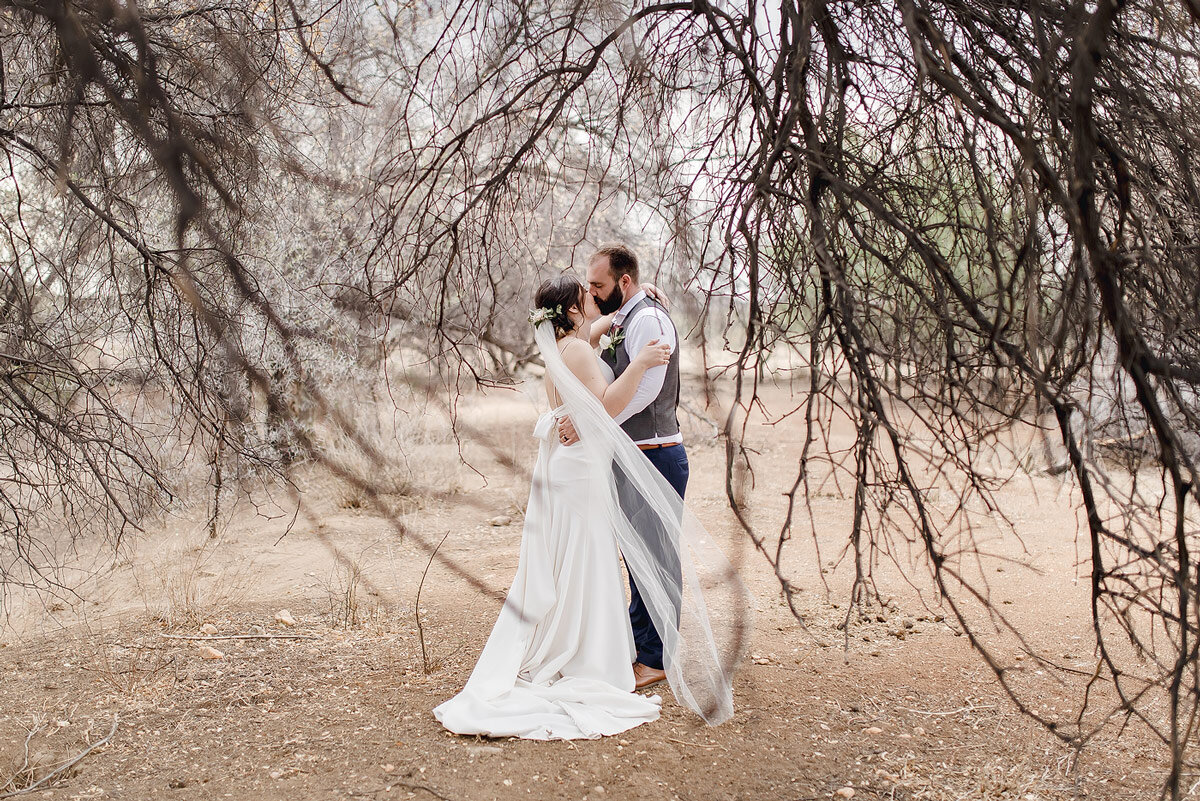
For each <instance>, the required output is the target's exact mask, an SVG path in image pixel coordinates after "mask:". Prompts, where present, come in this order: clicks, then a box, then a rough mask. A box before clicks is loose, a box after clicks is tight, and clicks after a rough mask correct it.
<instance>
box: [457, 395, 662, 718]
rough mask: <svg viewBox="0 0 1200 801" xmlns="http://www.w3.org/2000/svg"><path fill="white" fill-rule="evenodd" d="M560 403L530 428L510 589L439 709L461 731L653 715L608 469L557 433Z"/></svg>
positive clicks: (656, 702) (656, 703) (654, 699)
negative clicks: (536, 462) (527, 481)
mask: <svg viewBox="0 0 1200 801" xmlns="http://www.w3.org/2000/svg"><path fill="white" fill-rule="evenodd" d="M561 411H562V410H561V409H556V410H555V411H553V412H548V413H546V414H545V415H543V416H542V417H541V418H540V419H539V420H538V423H537V426H536V427H535V429H534V436H535V437H536V438H537V439H538V440H539V441H540V449H541V458H542V459H543V460H544V465H545V468H546V469H545V470H538V471H537V472H536V473H535V476H534V487H533V489H532V491H531V492H530V497H529V505H528V507H527V509H526V514H525V529H524V533H523V535H522V538H521V552H520V561H519V564H518V566H517V574H516V577H515V578H514V579H513V583H512V587H511V588H510V589H509V591H508V598H507V600H506V601H505V604H504V607H503V608H502V609H501V610H500V616H499V618H498V619H497V621H496V625H495V627H494V628H493V629H492V633H491V636H489V637H488V641H487V644H486V645H485V646H484V648H483V652H482V653H481V654H480V655H479V661H478V663H476V665H475V669H474V671H472V673H471V677H470V679H469V680H468V681H467V684H466V687H464V688H463V690H462V692H460V693H459V694H458V695H457V696H455V697H454V698H452V699H450V700H449V701H446V702H445V703H443V704H442V705H440V706H439V707H437V708H436V709H434V715H435V716H436V717H437V719H438V720H439V721H441V723H442V725H444V726H445V727H446V728H447V729H449V730H450V731H453V732H456V733H458V734H483V735H487V736H490V737H521V738H525V739H532V740H572V739H579V738H593V737H600V736H604V735H610V734H617V733H619V732H622V731H625V730H627V729H631V728H633V727H634V726H638V725H640V724H642V723H647V722H649V721H652V720H655V719H657V718H658V715H659V707H660V704H661V701H660V699H659V697H658V696H651V697H647V696H643V695H638V694H635V693H634V692H633V689H634V677H633V668H632V663H633V660H634V658H635V655H636V654H635V649H634V644H633V633H632V630H631V628H630V624H629V614H628V612H627V611H626V609H625V588H624V582H623V579H622V575H621V569H620V563H619V556H618V550H617V542H616V539H615V537H614V536H613V531H612V527H611V526H610V525H609V523H608V521H607V518H606V517H605V516H604V515H602V514H597V508H598V507H599V505H600V504H601V503H603V502H604V499H603V497H601V496H599V495H598V494H597V488H598V487H601V486H603V481H604V479H605V477H604V476H601V475H598V474H597V471H598V469H600V468H599V467H598V462H597V460H596V459H594V458H589V457H588V456H587V454H586V452H585V450H584V449H583V448H579V447H576V446H571V447H564V446H562V445H561V444H560V443H559V442H558V440H557V437H556V432H557V428H556V426H555V420H556V417H555V415H556V414H558V413H560V412H561ZM539 479H540V480H539ZM539 483H540V484H541V486H539Z"/></svg>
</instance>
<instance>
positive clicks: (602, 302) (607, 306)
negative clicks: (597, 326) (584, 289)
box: [596, 286, 625, 314]
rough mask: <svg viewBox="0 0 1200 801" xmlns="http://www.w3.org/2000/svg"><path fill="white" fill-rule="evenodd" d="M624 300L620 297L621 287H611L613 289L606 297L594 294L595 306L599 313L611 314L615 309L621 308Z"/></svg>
mask: <svg viewBox="0 0 1200 801" xmlns="http://www.w3.org/2000/svg"><path fill="white" fill-rule="evenodd" d="M624 302H625V298H623V297H621V287H619V286H615V287H613V291H612V292H609V293H608V297H605V298H602V297H600V296H599V295H596V307H597V308H598V309H600V313H601V314H612V313H613V312H615V311H616V310H617V309H619V308H621V306H622V304H623V303H624Z"/></svg>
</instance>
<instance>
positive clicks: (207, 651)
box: [200, 645, 225, 659]
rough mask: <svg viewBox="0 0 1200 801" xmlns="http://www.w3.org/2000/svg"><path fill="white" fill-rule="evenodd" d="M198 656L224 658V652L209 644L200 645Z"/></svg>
mask: <svg viewBox="0 0 1200 801" xmlns="http://www.w3.org/2000/svg"><path fill="white" fill-rule="evenodd" d="M200 656H201V657H203V658H205V659H224V658H225V654H223V653H221V652H220V651H218V650H217V649H216V648H213V647H212V646H211V645H201V646H200Z"/></svg>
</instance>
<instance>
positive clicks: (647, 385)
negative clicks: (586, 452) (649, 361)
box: [612, 291, 683, 445]
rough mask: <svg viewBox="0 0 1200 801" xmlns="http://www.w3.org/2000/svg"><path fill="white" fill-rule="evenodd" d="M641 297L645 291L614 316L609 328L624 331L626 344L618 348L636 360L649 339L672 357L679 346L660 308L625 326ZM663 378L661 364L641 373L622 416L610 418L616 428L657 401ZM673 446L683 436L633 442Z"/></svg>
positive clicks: (655, 307)
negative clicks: (663, 345) (667, 349)
mask: <svg viewBox="0 0 1200 801" xmlns="http://www.w3.org/2000/svg"><path fill="white" fill-rule="evenodd" d="M644 297H646V293H645V292H644V291H642V292H638V293H637V294H636V295H634V296H633V297H631V298H630V299H629V300H627V301H625V303H624V305H622V306H621V308H620V309H618V310H617V313H616V315H614V316H613V321H612V324H613V325H614V326H616V325H619V326H621V327H622V328H623V329H624V330H625V340H624V341H623V342H622V343H621V347H623V348H625V351H626V352H627V353H628V354H629V358H630V360H632V359H633V358H634V357H635V356H637V355H638V352H639V351H640V350H641V349H642V348H644V347H645V346H646V344H647V343H648V342H649V341H650V340H652V339H657V340H658V341H660V342H666V343H667V344H668V345H670V346H671V352H672V353H674V352H675V349H676V348H678V347H679V342H678V340H677V338H676V336H675V326H673V325H672V324H671V318H670V317H668V316H667V313H666V312H665V311H663V310H662V308H660V307H659V306H657V305H655V304H650V307H649V308H647V309H643V310H642V311H641V312H640V313H639V314H638V315H637V316H636V317H634V318H633V319H632V320H630V322H629V325H628V326H625V315H627V314H628V313H629V310H630V309H632V308H633V307H634V306H635V305H637V304H638V303H639V302H640V301H641V300H642V298H644ZM666 377H667V365H665V364H661V365H659V366H658V367H651V368H650V369H649V370H647V371H646V372H645V373H643V374H642V380H641V381H639V382H638V385H637V389H635V390H634V392H633V398H631V399H630V401H629V403H628V404H627V405H626V406H625V408H624V409H622V410H621V413H620V414H618V415H617V416H616V417H615V418H613V419H614V420H616V421H617V424H618V425H620V424H621V423H624V422H625V421H626V420H628V419H629V418H630V417H633V416H634V415H635V414H637V413H638V412H640V411H642V410H643V409H645V408H646V407H647V406H649V405H650V402H651V401H653V400H654V399H655V398H657V397H658V393H659V392H661V391H662V388H663V381H665V380H666ZM672 442H683V434H674V435H671V436H666V437H651V438H649V439H639V440H636V444H638V445H658V444H666V443H672Z"/></svg>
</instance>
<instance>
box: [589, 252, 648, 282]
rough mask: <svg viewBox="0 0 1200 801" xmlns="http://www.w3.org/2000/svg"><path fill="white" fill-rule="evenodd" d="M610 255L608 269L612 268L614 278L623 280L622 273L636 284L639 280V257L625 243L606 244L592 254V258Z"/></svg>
mask: <svg viewBox="0 0 1200 801" xmlns="http://www.w3.org/2000/svg"><path fill="white" fill-rule="evenodd" d="M600 256H607V257H608V269H610V270H612V274H613V278H615V279H617V280H618V281H620V280H621V276H622V275H628V276H629V277H630V278H632V279H633V282H634V283H635V284H636V283H637V280H638V258H637V254H635V253H634V252H633V251H632V250H630V249H629V248H628V247H626V246H625V245H605V246H604V247H602V248H600V249H599V250H597V251H596V252H595V253H594V254H592V258H593V259H595V258H598V257H600Z"/></svg>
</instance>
